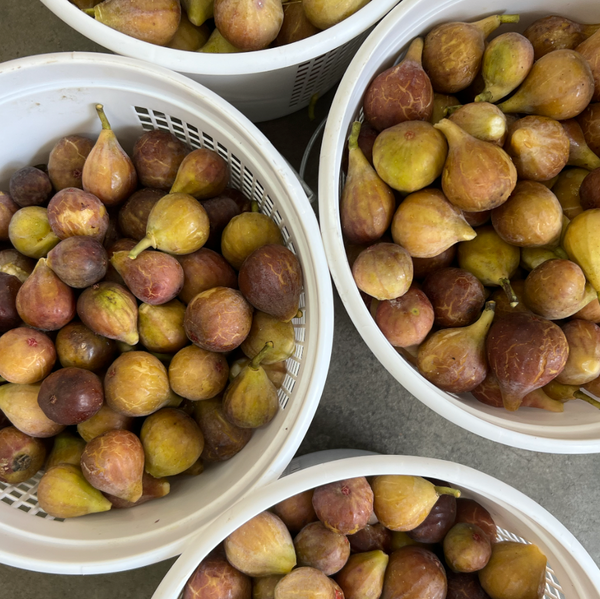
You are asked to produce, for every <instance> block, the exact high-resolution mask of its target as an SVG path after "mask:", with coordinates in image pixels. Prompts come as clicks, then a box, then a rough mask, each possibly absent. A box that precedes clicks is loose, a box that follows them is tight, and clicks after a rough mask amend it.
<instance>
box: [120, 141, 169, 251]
mask: <svg viewBox="0 0 600 599" xmlns="http://www.w3.org/2000/svg"><path fill="white" fill-rule="evenodd" d="M161 133H163V131H161ZM165 195H166V192H165V191H162V190H161V189H153V188H149V187H145V188H144V189H139V190H138V191H136V192H135V193H134V194H132V195H131V196H129V198H128V199H127V201H126V202H125V204H123V206H122V207H121V209H120V210H119V217H118V218H119V228H120V229H121V231H122V233H123V236H124V237H128V238H130V239H135V241H141V240H142V239H143V238H144V237H145V236H146V225H147V224H148V217H149V216H150V212H151V211H152V208H154V206H155V205H156V203H157V202H158V200H160V198H162V197H164V196H165ZM131 249H133V247H132V248H131Z"/></svg>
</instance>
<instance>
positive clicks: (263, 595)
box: [252, 4, 302, 599]
mask: <svg viewBox="0 0 600 599" xmlns="http://www.w3.org/2000/svg"><path fill="white" fill-rule="evenodd" d="M288 6H298V5H297V4H288ZM300 7H302V5H300ZM282 578H283V575H282V574H275V575H274V576H261V577H260V578H254V579H253V580H252V599H275V587H276V586H277V585H278V584H279V581H280V580H281V579H282Z"/></svg>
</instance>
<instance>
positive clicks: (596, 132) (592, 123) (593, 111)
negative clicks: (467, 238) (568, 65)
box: [13, 102, 600, 245]
mask: <svg viewBox="0 0 600 599" xmlns="http://www.w3.org/2000/svg"><path fill="white" fill-rule="evenodd" d="M577 122H578V123H579V126H580V127H581V130H582V131H583V136H584V138H585V141H586V142H587V145H588V146H589V148H590V150H592V152H594V154H596V155H597V156H600V102H596V103H595V104H590V105H589V106H588V107H587V108H586V109H585V110H584V111H583V112H582V113H581V114H580V115H579V116H578V117H577ZM13 245H14V244H13Z"/></svg>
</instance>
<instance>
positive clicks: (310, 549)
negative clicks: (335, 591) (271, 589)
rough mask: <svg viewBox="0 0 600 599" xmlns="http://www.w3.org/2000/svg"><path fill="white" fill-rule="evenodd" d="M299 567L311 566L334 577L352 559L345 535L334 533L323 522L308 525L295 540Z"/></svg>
mask: <svg viewBox="0 0 600 599" xmlns="http://www.w3.org/2000/svg"><path fill="white" fill-rule="evenodd" d="M294 549H295V550H296V556H297V559H298V566H310V567H311V568H316V569H317V570H321V572H323V574H326V575H327V576H332V575H333V574H335V573H336V572H339V571H340V570H341V569H342V568H343V567H344V565H345V564H346V562H347V561H348V558H349V557H350V542H349V541H348V539H347V538H346V536H345V535H343V534H340V533H338V532H333V531H332V530H329V529H328V528H326V527H325V526H324V525H323V524H322V523H321V522H312V523H310V524H307V525H306V526H305V527H304V528H303V529H302V530H301V531H300V532H299V533H298V534H297V535H296V538H295V539H294Z"/></svg>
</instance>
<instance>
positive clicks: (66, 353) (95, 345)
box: [56, 322, 117, 371]
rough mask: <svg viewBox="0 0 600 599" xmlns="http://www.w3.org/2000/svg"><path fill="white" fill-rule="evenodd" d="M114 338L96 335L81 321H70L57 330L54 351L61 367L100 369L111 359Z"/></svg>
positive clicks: (114, 350) (114, 348) (113, 350)
mask: <svg viewBox="0 0 600 599" xmlns="http://www.w3.org/2000/svg"><path fill="white" fill-rule="evenodd" d="M116 351H117V345H116V343H115V341H114V340H112V339H108V338H107V337H102V336H101V335H97V334H96V333H94V332H93V331H92V330H90V329H88V327H86V326H85V325H84V324H83V323H81V322H70V323H69V324H68V325H67V326H65V327H63V328H62V329H61V330H60V331H58V335H57V336H56V353H57V355H58V360H59V362H60V363H61V366H62V367H63V368H68V367H75V368H85V369H86V370H94V371H95V370H102V369H103V368H107V367H108V366H109V364H110V363H111V362H112V361H113V358H114V356H115V353H116Z"/></svg>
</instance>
